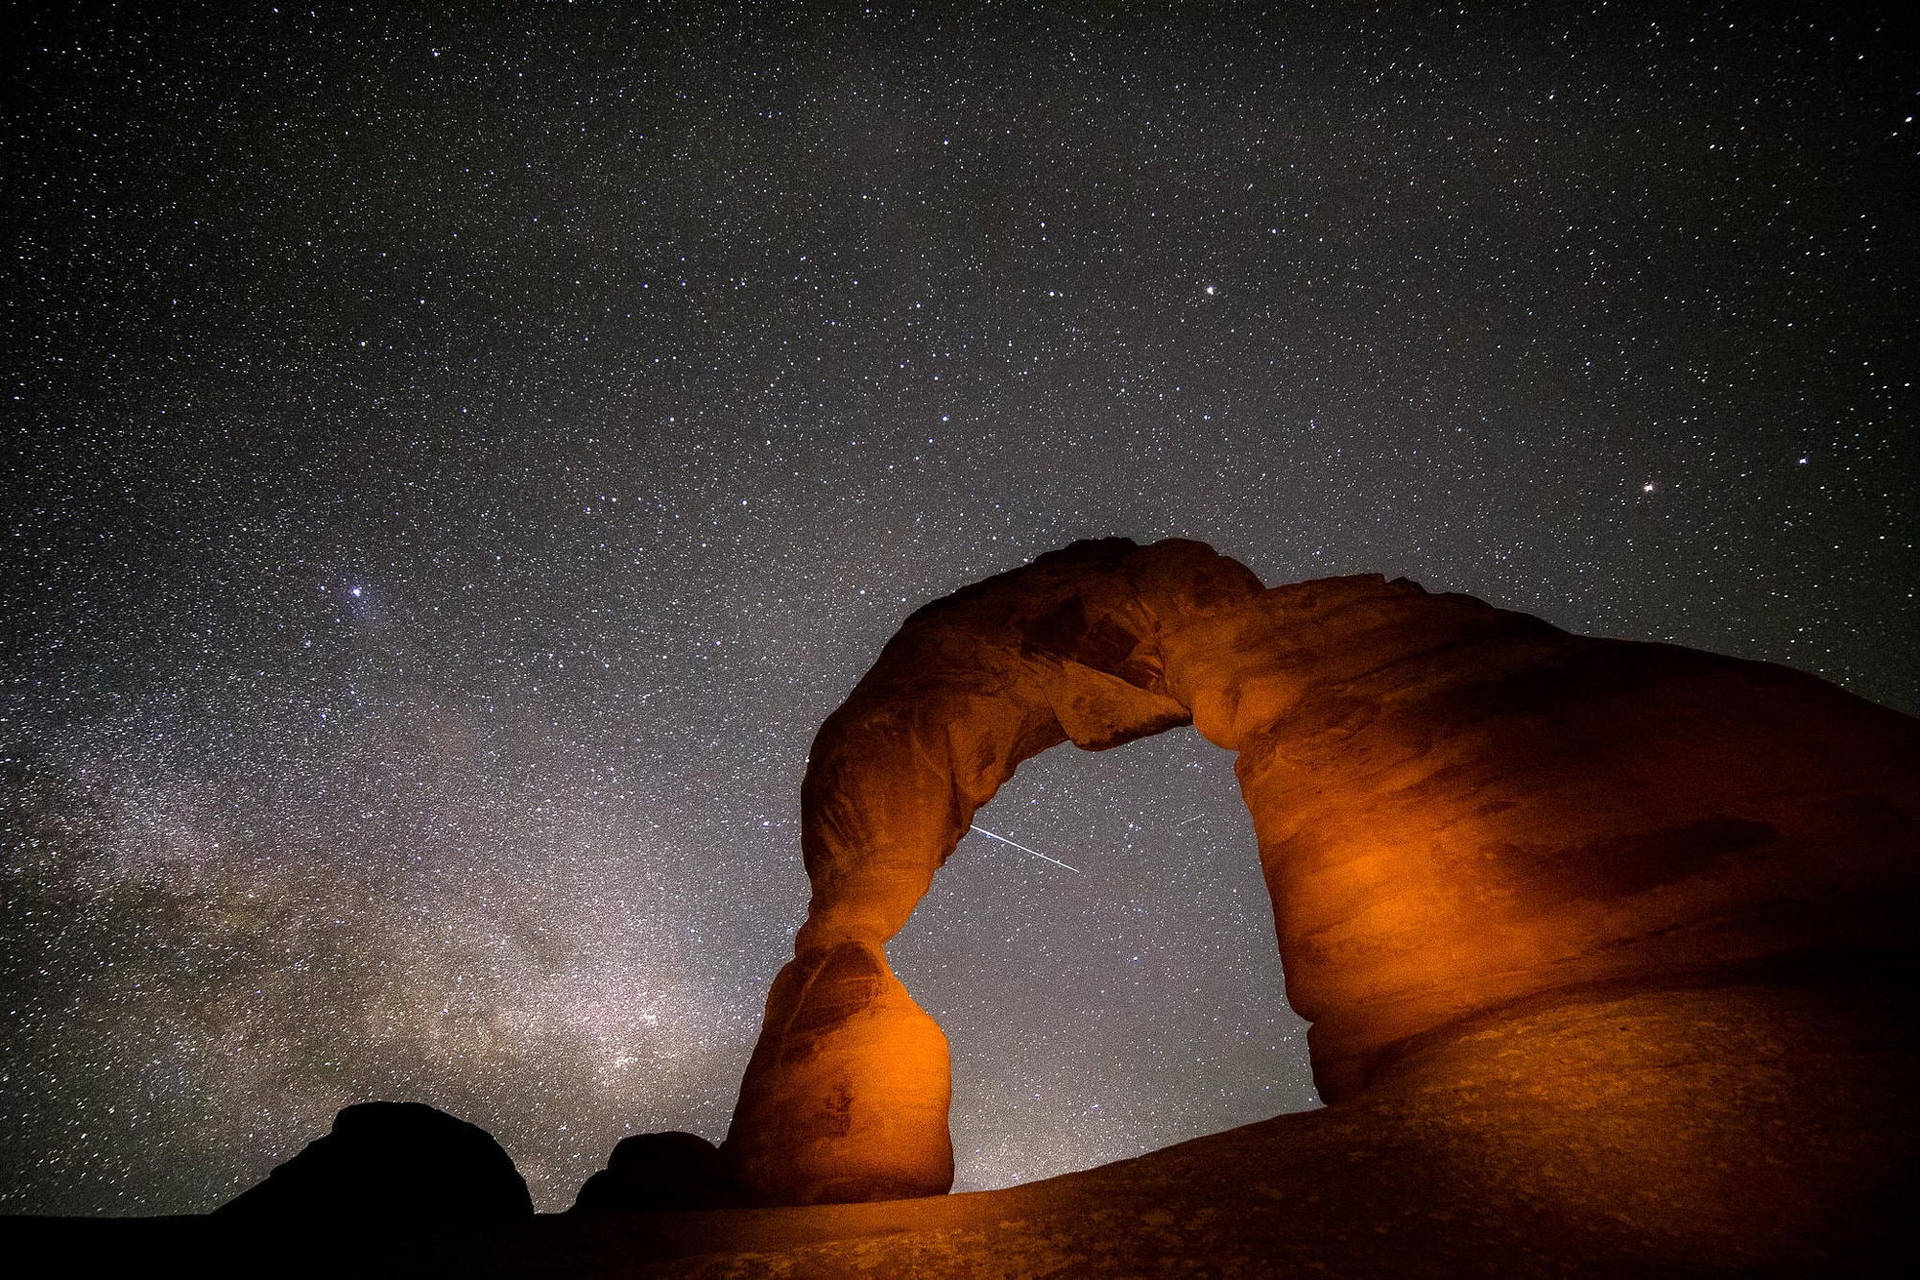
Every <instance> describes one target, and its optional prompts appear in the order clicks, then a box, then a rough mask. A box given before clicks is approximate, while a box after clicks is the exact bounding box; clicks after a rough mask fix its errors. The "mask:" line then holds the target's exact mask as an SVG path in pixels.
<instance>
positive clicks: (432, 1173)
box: [214, 1102, 533, 1231]
mask: <svg viewBox="0 0 1920 1280" xmlns="http://www.w3.org/2000/svg"><path fill="white" fill-rule="evenodd" d="M214 1216H215V1217H216V1218H218V1219H224V1220H226V1221H228V1222H232V1223H259V1224H263V1225H264V1224H270V1223H283V1222H284V1223H294V1222H300V1223H305V1224H307V1225H309V1226H314V1225H322V1224H324V1225H326V1226H329V1227H333V1228H338V1229H344V1230H348V1231H352V1230H356V1229H363V1228H378V1229H391V1228H395V1227H399V1228H406V1229H412V1228H433V1227H443V1226H446V1225H449V1224H468V1225H472V1224H498V1223H504V1222H511V1221H515V1220H517V1219H521V1218H530V1217H532V1216H533V1200H532V1198H531V1197H530V1196H529V1195H528V1194H527V1184H526V1180H525V1179H523V1178H522V1177H521V1176H520V1173H519V1171H518V1170H517V1169H515V1168H514V1167H513V1160H512V1159H511V1158H510V1157H509V1156H508V1155H507V1153H506V1152H505V1151H503V1150H501V1148H500V1144H499V1143H497V1142H495V1141H494V1140H493V1138H492V1136H491V1135H490V1134H488V1133H487V1131H486V1130H484V1129H482V1128H480V1127H478V1126H477V1125H471V1124H468V1123H467V1122H466V1121H464V1120H458V1119H455V1118H454V1117H453V1116H450V1115H448V1114H447V1113H446V1112H444V1111H437V1110H435V1109H434V1108H432V1107H429V1106H426V1105H424V1104H422V1103H418V1102H363V1103H361V1104H359V1105H357V1106H352V1107H348V1108H346V1109H345V1110H343V1111H341V1112H340V1113H339V1114H338V1115H336V1116H335V1117H334V1118H333V1129H332V1131H331V1132H329V1133H328V1134H326V1135H325V1136H324V1137H321V1138H317V1139H315V1140H314V1141H312V1142H310V1143H308V1144H307V1145H306V1147H305V1148H304V1149H303V1150H301V1152H300V1154H298V1155H296V1156H294V1157H293V1159H291V1160H289V1161H287V1162H286V1163H285V1164H283V1165H281V1166H279V1167H278V1168H276V1169H275V1170H274V1171H273V1172H272V1173H270V1174H268V1175H267V1178H266V1181H264V1182H261V1183H260V1184H258V1185H257V1186H254V1187H251V1188H249V1189H248V1190H246V1191H243V1192H241V1193H240V1194H239V1195H238V1196H235V1197H234V1198H233V1199H232V1200H229V1201H228V1202H227V1203H226V1204H224V1205H222V1206H220V1208H219V1209H217V1210H215V1211H214Z"/></svg>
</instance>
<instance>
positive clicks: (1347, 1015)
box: [725, 539, 1920, 1204]
mask: <svg viewBox="0 0 1920 1280" xmlns="http://www.w3.org/2000/svg"><path fill="white" fill-rule="evenodd" d="M1189 722H1191V723H1192V724H1193V725H1194V726H1195V727H1196V728H1197V729H1198V730H1199V731H1200V732H1201V733H1202V734H1204V735H1205V736H1206V737H1207V738H1208V739H1209V740H1211V741H1212V742H1214V743H1216V744H1218V745H1219V746H1222V747H1225V748H1227V749H1229V750H1232V751H1235V752H1237V753H1238V762H1237V765H1236V772H1237V774H1238V777H1239V779H1240V786H1241V792H1242V795H1243V796H1244V798H1245V800H1246V804H1247V807H1248V809H1249V810H1250V811H1251V813H1252V815H1253V820H1254V828H1255V832H1256V835H1257V839H1258V844H1259V856H1260V860H1261V865H1262V868H1263V871H1264V873H1265V878H1266V883H1267V888H1268V892H1269V894H1270V895H1271V897H1272V900H1273V908H1274V917H1275V922H1276V926H1277V932H1278V937H1279V945H1280V954H1281V960H1282V963H1283V966H1284V968H1285V972H1286V980H1287V996H1288V1000H1289V1002H1290V1003H1291V1004H1292V1006H1293V1008H1294V1009H1295V1011H1296V1012H1298V1013H1299V1014H1300V1015H1301V1016H1302V1017H1304V1018H1307V1019H1309V1020H1310V1021H1311V1022H1312V1024H1313V1026H1312V1030H1311V1033H1310V1046H1311V1051H1312V1057H1313V1065H1314V1072H1315V1077H1316V1079H1317V1081H1318V1083H1319V1085H1320V1089H1321V1093H1322V1096H1323V1097H1325V1098H1326V1099H1327V1100H1328V1101H1329V1102H1333V1103H1338V1102H1340V1101H1341V1100H1344V1099H1349V1098H1353V1097H1355V1096H1356V1095H1363V1094H1364V1093H1365V1091H1366V1090H1368V1088H1369V1086H1370V1083H1371V1082H1376V1081H1379V1080H1382V1079H1386V1078H1388V1077H1390V1076H1391V1075H1392V1073H1393V1072H1394V1070H1395V1069H1397V1068H1398V1067H1400V1066H1402V1065H1404V1064H1406V1063H1409V1062H1428V1063H1432V1062H1438V1063H1442V1064H1447V1063H1451V1064H1452V1065H1450V1066H1443V1067H1441V1068H1435V1070H1439V1071H1440V1072H1441V1074H1442V1075H1446V1073H1448V1072H1452V1073H1453V1074H1452V1076H1448V1077H1447V1079H1453V1078H1455V1077H1457V1078H1460V1079H1465V1078H1468V1077H1469V1076H1471V1075H1472V1072H1470V1071H1468V1070H1467V1069H1466V1068H1465V1067H1462V1066H1461V1065H1460V1063H1461V1061H1462V1060H1461V1059H1459V1058H1458V1056H1457V1055H1455V1056H1449V1053H1450V1050H1449V1046H1450V1045H1455V1044H1464V1043H1467V1042H1469V1041H1472V1042H1473V1043H1480V1044H1483V1045H1484V1044H1493V1043H1497V1041H1498V1037H1497V1036H1494V1037H1493V1039H1491V1040H1490V1039H1488V1035H1489V1033H1488V1031H1487V1028H1488V1025H1489V1023H1488V1019H1489V1018H1494V1019H1496V1020H1497V1019H1498V1018H1499V1017H1501V1016H1504V1015H1503V1012H1502V1011H1511V1010H1522V1009H1535V1008H1539V1007H1541V1006H1542V1004H1543V1003H1545V1004H1551V1003H1553V1002H1554V1001H1556V1000H1573V1001H1578V1000H1579V999H1580V998H1581V994H1580V993H1582V992H1595V993H1601V992H1604V993H1607V996H1608V998H1610V999H1617V998H1619V996H1620V994H1621V993H1622V992H1642V993H1657V992H1661V991H1667V990H1674V989H1679V988H1682V987H1688V986H1692V987H1698V986H1700V985H1702V984H1708V985H1711V984H1713V983H1719V982H1732V981H1735V980H1750V979H1751V978H1752V976H1753V975H1754V974H1755V973H1762V972H1768V971H1771V970H1769V966H1772V967H1773V969H1779V968H1780V967H1781V966H1786V967H1787V968H1789V969H1791V968H1794V967H1795V966H1805V965H1807V964H1812V963H1814V960H1813V958H1815V957H1827V958H1828V960H1829V961H1831V960H1832V957H1834V956H1838V955H1841V954H1842V953H1854V954H1873V955H1881V956H1887V955H1895V956H1907V957H1911V953H1912V950H1913V947H1914V942H1913V941H1912V938H1913V930H1912V928H1911V924H1910V920H1911V917H1912V913H1913V908H1914V899H1915V894H1914V889H1915V879H1916V867H1920V857H1917V856H1916V854H1917V853H1920V848H1917V847H1916V832H1917V831H1920V723H1916V722H1915V721H1913V720H1912V719H1910V718H1908V717H1905V716H1901V715H1899V714H1897V713H1894V712H1891V711H1888V710H1886V709H1884V708H1880V707H1877V706H1874V705H1872V704H1870V703H1867V702H1864V701H1862V700H1860V699H1858V698H1855V697H1853V696H1851V695H1849V694H1847V693H1845V692H1843V691H1841V690H1839V689H1837V688H1835V687H1833V686H1832V685H1829V684H1826V683H1824V682H1822V681H1820V680H1817V679H1815V678H1813V677H1811V676H1807V675H1804V674H1802V673H1799V672H1796V671H1792V670H1788V669H1786V668H1782V667H1777V666H1772V665H1768V664H1765V663H1755V662H1745V661H1739V660H1736V659H1732V658H1726V657H1720V656H1716V655H1712V654H1706V653H1700V652H1696V651H1692V650H1687V649H1682V648H1677V647H1673V646H1669V645H1658V644H1640V643H1629V642H1624V641H1615V640H1603V639H1592V638H1586V637H1580V636H1574V635H1570V634H1567V633H1566V632H1563V631H1560V630H1558V629H1556V628H1554V627H1552V626H1549V625H1548V624H1546V623H1544V622H1542V621H1540V620H1538V619H1535V618H1531V617H1526V616H1524V615H1521V614H1516V613H1510V612H1506V611H1503V610H1499V609H1495V608H1492V607H1490V606H1488V605H1486V604H1484V603H1482V602H1480V601H1478V600H1474V599H1471V598H1469V597H1465V596H1459V595H1433V594H1429V593H1428V592H1426V591H1424V590H1422V589H1421V588H1420V587H1419V586H1417V585H1415V584H1413V583H1410V582H1405V581H1400V580H1396V581H1393V582H1388V581H1386V580H1384V579H1382V578H1379V577H1375V576H1367V577H1351V578H1334V579H1327V580H1323V581H1317V582H1306V583H1300V584H1297V585H1293V586H1284V587H1276V588H1272V589H1267V588H1263V587H1262V586H1261V584H1260V583H1259V582H1258V580H1257V579H1255V577H1254V576H1253V574H1252V573H1250V572H1249V571H1248V570H1247V569H1245V568H1244V567H1243V566H1241V565H1239V564H1237V563H1235V562H1234V561H1232V560H1228V559H1226V558H1224V557H1222V556H1220V555H1218V554H1216V553H1215V552H1214V551H1213V550H1212V549H1211V548H1209V547H1206V546H1204V545H1203V544H1199V543H1194V542H1183V541H1169V542H1161V543H1156V544H1154V545H1152V546H1147V547H1139V546H1135V545H1134V544H1133V543H1131V542H1128V541H1126V540H1124V539H1107V540H1103V541H1098V542H1086V543H1076V544H1075V545H1073V546H1071V547H1068V548H1066V549H1065V550H1063V551H1059V552H1055V553H1052V554H1050V555H1046V556H1042V557H1041V558H1040V559H1038V560H1037V561H1035V562H1034V563H1032V564H1030V565H1028V566H1025V567H1023V568H1020V569H1016V570H1014V571H1012V572H1010V573H1006V574H1002V575H999V576H998V577H995V578H991V579H988V580H987V581H985V582H982V583H979V584H977V585H975V586H972V587H968V588H965V589H963V590H961V591H959V592H956V593H955V594H953V595H951V596H949V597H947V598H945V599H943V600H939V601H936V602H935V603H933V604H931V605H928V606H927V607H925V608H923V609H921V610H919V611H918V612H917V613H915V614H914V615H913V616H912V617H910V618H909V619H908V620H907V621H906V623H905V624H904V625H903V626H902V628H901V629H900V632H899V633H898V634H897V635H896V636H895V637H894V638H893V639H892V640H891V641H890V642H889V643H888V644H887V646H886V647H885V649H884V650H883V651H882V652H881V654H880V657H879V660H878V661H877V662H876V663H875V665H874V667H873V669H872V670H871V671H869V672H868V673H867V675H866V676H865V678H863V679H862V680H861V681H860V683H859V685H858V686H857V687H856V688H855V689H854V691H853V693H852V694H851V695H850V696H849V697H848V699H847V701H846V702H845V703H844V704H843V705H842V706H841V707H840V708H839V709H838V710H837V711H835V712H834V714H833V715H832V716H831V717H829V718H828V720H827V722H826V723H825V724H824V725H823V726H822V727H821V730H820V732H819V735H818V737H817V738H816V739H815V741H814V744H813V752H812V756H811V759H810V762H809V766H808V770H807V775H806V779H805V782H804V785H803V789H802V797H801V803H802V836H801V839H802V850H803V853H804V857H805V864H806V869H807V874H808V876H809V878H810V880H811V882H812V886H813V897H812V901H811V904H810V906H809V909H808V915H807V919H806V921H805V923H804V924H803V925H802V927H801V928H800V931H799V934H798V936H797V938H796V940H795V948H794V958H793V960H792V961H790V962H789V963H788V964H787V966H786V967H785V968H784V969H783V970H782V971H781V973H780V975H779V977H778V978H777V979H776V981H775V982H774V985H773V990H772V992H771V994H770V995H769V997H768V1001H767V1010H766V1017H765V1021H764V1023H763V1026H762V1031H761V1037H760V1041H759V1044H758V1045H757V1046H756V1048H755V1051H754V1054H753V1058H752V1060H751V1062H750V1063H749V1065H748V1068H747V1073H746V1077H745V1080H744V1081H743V1083H742V1085H741V1092H740V1101H739V1105H738V1108H737V1109H736V1112H735V1115H734V1122H733V1127H732V1131H731V1132H730V1134H729V1136H728V1139H727V1143H726V1148H725V1151H726V1156H727V1159H728V1163H729V1166H730V1168H731V1171H732V1175H733V1177H734V1179H735V1181H736V1182H737V1183H738V1184H739V1185H740V1187H741V1188H742V1189H743V1190H744V1191H745V1192H746V1193H747V1194H749V1195H750V1196H752V1197H753V1198H755V1199H757V1200H759V1201H761V1202H764V1203H779V1204H809V1203H821V1202H828V1201H851V1200H875V1199H884V1198H889V1197H900V1196H909V1195H928V1194H937V1193H940V1192H944V1191H945V1190H946V1189H947V1188H948V1186H949V1185H950V1183H951V1177H952V1153H951V1148H950V1145H949V1140H948V1135H947V1127H946V1115H947V1103H948V1090H949V1081H948V1060H947V1049H946V1042H945V1039H944V1037H943V1036H942V1034H941V1032H940V1030H939V1028H938V1027H937V1026H936V1025H935V1024H934V1023H933V1021H932V1019H931V1018H929V1017H928V1016H927V1015H926V1014H925V1013H924V1012H923V1011H922V1010H920V1009H919V1008H918V1006H916V1005H915V1004H914V1002H913V1000H912V998H911V997H910V996H909V995H908V994H907V992H906V990H905V988H904V987H902V986H901V984H900V983H899V982H898V980H897V979H895V978H894V976H893V974H892V973H891V971H890V970H889V968H888V966H887V962H886V954H885V950H884V944H885V942H886V940H887V939H888V938H890V937H892V936H893V935H894V934H895V933H896V932H898V930H899V929H900V927H901V926H902V925H903V924H904V923H905V922H906V920H907V917H908V915H909V914H910V913H911V912H912V911H913V909H914V906H915V905H916V904H917V903H918V902H919V900H920V898H921V896H922V895H923V894H924V893H925V892H926V890H927V888H928V886H929V884H930V882H931V880H932V877H933V874H934V872H935V871H936V870H938V869H939V867H940V865H941V864H942V863H943V862H944V861H945V860H946V858H947V857H948V855H949V854H951V853H952V851H953V849H954V846H955V845H956V843H957V842H958V840H959V838H960V837H961V835H962V834H964V833H965V831H966V828H967V824H968V822H969V819H970V818H971V816H972V815H973V813H974V811H975V810H976V809H977V808H978V807H979V806H980V805H982V804H984V803H985V802H986V801H987V799H988V798H990V797H991V796H992V795H993V793H994V791H995V790H996V789H997V788H998V787H999V786H1000V784H1001V783H1003V782H1004V781H1006V779H1007V778H1008V777H1010V776H1011V775H1012V773H1013V771H1014V769H1015V767H1016V766H1017V765H1018V764H1019V763H1020V761H1022V760H1024V759H1026V758H1027V757H1029V756H1031V755H1034V754H1035V753H1037V752H1039V751H1042V750H1045V749H1046V748H1048V747H1050V746H1053V745H1055V744H1057V743H1060V742H1062V741H1068V740H1071V741H1072V742H1074V743H1075V744H1076V745H1078V746H1081V747H1084V748H1087V749H1091V750H1100V749H1103V748H1107V747H1112V746H1116V745H1118V744H1120V743H1123V742H1126V741H1129V740H1131V739H1134V738H1137V737H1141V736H1143V735H1146V734H1151V733H1155V732H1158V731H1160V730H1163V729H1166V728H1169V727H1172V726H1174V725H1179V724H1185V723H1189ZM1595 998H1596V999H1597V998H1598V996H1596V997H1595ZM1648 998H1650V999H1655V1003H1656V1004H1658V1003H1659V1001H1658V999H1657V998H1655V997H1653V996H1651V995H1650V996H1649V997H1648ZM1756 1007H1758V1006H1756ZM1582 1025H1585V1024H1582ZM1622 1025H1623V1026H1624V1025H1625V1024H1622ZM1648 1025H1655V1024H1654V1023H1649V1024H1648ZM1476 1037H1477V1039H1475V1038H1476ZM1470 1056H1471V1055H1469V1057H1470ZM1447 1079H1439V1078H1438V1077H1435V1078H1434V1079H1433V1080H1427V1081H1426V1082H1425V1083H1424V1084H1423V1085H1422V1087H1423V1088H1425V1087H1427V1086H1428V1085H1433V1086H1434V1087H1444V1086H1446V1084H1447ZM1577 1083H1578V1082H1576V1085H1577ZM1589 1083H1594V1084H1595V1089H1596V1090H1597V1092H1594V1093H1593V1096H1594V1097H1598V1096H1600V1095H1601V1094H1603V1093H1604V1092H1605V1091H1604V1089H1599V1087H1598V1084H1597V1083H1596V1082H1589ZM1557 1087H1559V1088H1561V1089H1563V1090H1564V1089H1567V1088H1575V1087H1576V1086H1575V1085H1569V1084H1567V1083H1566V1082H1565V1081H1563V1082H1561V1084H1560V1085H1559V1086H1557ZM1576 1091H1577V1089H1576ZM1590 1101H1591V1100H1589V1104H1590ZM1709 1154H1710V1153H1709Z"/></svg>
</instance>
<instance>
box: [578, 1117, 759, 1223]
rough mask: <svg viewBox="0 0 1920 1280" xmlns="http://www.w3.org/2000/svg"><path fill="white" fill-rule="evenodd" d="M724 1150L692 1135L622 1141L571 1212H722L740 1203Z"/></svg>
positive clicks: (658, 1135) (647, 1135) (655, 1135)
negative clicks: (714, 1210)
mask: <svg viewBox="0 0 1920 1280" xmlns="http://www.w3.org/2000/svg"><path fill="white" fill-rule="evenodd" d="M737 1199H738V1198H737V1197H736V1196H735V1194H734V1193H733V1189H732V1187H731V1186H730V1185H729V1184H728V1182H727V1171H726V1166H725V1164H724V1163H723V1162H722V1160H721V1158H720V1148H718V1147H716V1146H714V1145H713V1144H712V1143H711V1142H708V1141H707V1140H706V1139H705V1138H702V1137H700V1136H699V1135H698V1134H693V1133H637V1134H634V1135H633V1136H632V1137H629V1138H622V1139H621V1140H620V1141H619V1143H618V1144H617V1145H615V1147H614V1148H613V1154H612V1155H610V1156H608V1157H607V1167H606V1168H604V1169H602V1170H600V1172H598V1173H596V1174H594V1175H593V1176H592V1177H591V1178H588V1179H587V1181H586V1183H585V1184H584V1185H583V1186H582V1187H581V1188H580V1194H579V1195H578V1196H577V1197H576V1198H575V1199H574V1202H573V1208H572V1209H570V1210H568V1212H570V1213H610V1212H635V1211H645V1210H654V1209H722V1208H726V1207H728V1206H730V1205H733V1204H735V1203H737Z"/></svg>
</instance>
